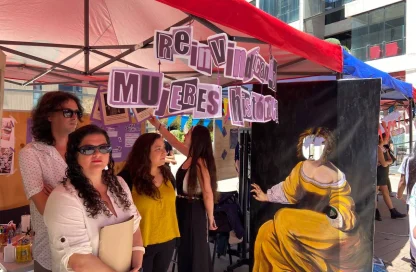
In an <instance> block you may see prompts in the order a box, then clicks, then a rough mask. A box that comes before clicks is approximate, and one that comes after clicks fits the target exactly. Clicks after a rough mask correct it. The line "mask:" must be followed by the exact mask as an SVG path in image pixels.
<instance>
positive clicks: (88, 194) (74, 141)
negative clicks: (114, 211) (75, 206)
mask: <svg viewBox="0 0 416 272" xmlns="http://www.w3.org/2000/svg"><path fill="white" fill-rule="evenodd" d="M91 134H100V135H104V137H105V139H106V141H107V144H110V138H109V137H108V135H107V132H106V131H105V130H103V129H101V128H99V127H97V126H96V125H87V126H84V127H81V128H79V129H77V130H75V131H74V132H72V133H71V134H69V137H68V145H67V149H66V150H67V152H66V154H65V159H66V163H67V164H68V168H67V169H66V178H65V179H64V181H63V184H64V185H66V183H67V182H68V180H69V181H70V182H71V184H72V185H73V186H74V187H75V189H76V190H77V191H78V196H79V197H80V198H81V199H83V200H84V206H85V207H86V208H87V213H88V216H89V217H92V218H96V217H97V215H99V214H101V213H104V214H105V215H106V216H107V217H110V216H111V213H110V210H109V209H108V208H107V206H106V205H105V204H104V203H103V202H102V201H101V196H100V193H99V192H98V191H97V190H96V189H95V188H94V186H93V185H92V183H91V182H90V180H89V179H88V178H87V177H86V176H85V175H84V173H83V172H82V167H81V166H80V165H79V164H78V156H79V153H78V148H79V147H80V144H81V142H82V140H83V139H84V138H85V137H86V136H88V135H91ZM102 179H103V183H104V184H105V185H107V186H108V189H109V191H110V192H111V194H112V195H113V197H114V199H116V200H118V201H119V203H118V205H119V204H121V206H122V207H123V208H124V210H128V209H129V207H130V205H131V203H130V201H129V199H128V197H127V193H126V192H125V191H124V190H123V187H121V185H120V183H119V182H118V180H117V177H116V176H115V175H114V160H113V158H112V156H111V153H110V160H109V163H108V170H103V172H102Z"/></svg>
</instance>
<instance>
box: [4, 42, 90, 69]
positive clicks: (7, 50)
mask: <svg viewBox="0 0 416 272" xmlns="http://www.w3.org/2000/svg"><path fill="white" fill-rule="evenodd" d="M0 50H3V51H5V52H9V53H12V54H15V55H18V56H21V57H24V58H28V59H31V60H35V61H38V62H41V63H45V64H49V65H51V66H54V65H56V67H59V68H62V69H65V70H68V71H72V72H74V73H76V74H78V75H79V74H82V73H83V72H81V71H79V70H77V69H74V68H71V67H68V66H65V65H62V64H58V63H56V62H53V61H49V60H46V59H42V58H38V57H35V56H32V55H29V54H26V53H23V52H20V51H17V50H13V49H10V48H7V47H4V46H0Z"/></svg>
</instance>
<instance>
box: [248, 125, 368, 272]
mask: <svg viewBox="0 0 416 272" xmlns="http://www.w3.org/2000/svg"><path fill="white" fill-rule="evenodd" d="M308 136H313V139H315V138H321V139H324V141H325V143H324V144H325V148H324V150H323V153H322V155H321V157H320V158H319V159H318V160H306V161H303V162H300V163H298V164H297V165H296V166H295V168H293V170H292V172H291V173H290V175H289V176H288V177H287V178H286V180H285V181H283V182H281V183H279V184H277V185H275V186H273V187H272V188H271V189H269V190H267V194H265V193H264V192H263V191H262V190H261V189H260V187H259V186H258V185H257V184H252V186H253V190H252V192H253V193H254V198H255V199H256V200H258V201H263V202H274V203H282V204H297V208H283V209H280V210H279V211H277V212H276V214H275V216H274V218H273V220H269V221H267V222H266V223H264V224H263V225H262V226H261V227H260V229H259V232H258V234H257V238H256V241H255V248H254V267H253V271H261V272H266V271H267V272H268V271H307V272H318V271H319V272H321V271H363V269H364V266H365V263H368V258H369V256H372V253H368V252H363V250H365V249H368V247H366V246H364V245H363V239H360V236H361V235H360V233H361V231H360V228H359V223H358V219H357V215H356V214H355V211H354V210H355V209H354V201H353V199H352V198H351V196H350V193H351V188H350V186H349V184H348V182H347V181H346V179H345V175H344V173H342V172H341V171H340V170H339V169H338V168H337V167H335V165H333V164H332V163H331V162H329V161H327V158H328V155H329V153H330V152H331V151H332V148H333V144H334V143H333V136H332V135H331V132H330V131H329V130H327V129H325V128H317V129H310V130H307V131H305V132H304V133H303V134H302V135H301V136H300V139H299V143H298V154H299V155H302V148H303V146H304V144H305V139H306V138H307V137H308ZM309 138H310V137H309ZM308 157H309V156H308Z"/></svg>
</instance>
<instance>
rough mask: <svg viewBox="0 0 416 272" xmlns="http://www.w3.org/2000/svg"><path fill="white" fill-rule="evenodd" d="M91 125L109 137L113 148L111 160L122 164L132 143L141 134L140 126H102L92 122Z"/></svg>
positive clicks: (99, 123)
mask: <svg viewBox="0 0 416 272" xmlns="http://www.w3.org/2000/svg"><path fill="white" fill-rule="evenodd" d="M92 123H93V124H95V125H97V126H99V127H101V128H103V129H105V130H106V131H107V133H108V136H109V137H110V142H111V146H112V147H113V153H112V155H113V159H114V161H115V162H122V161H125V160H126V159H127V156H128V154H129V153H130V150H131V148H132V147H133V144H134V142H135V141H136V139H137V138H139V136H140V134H141V129H140V124H120V125H113V126H104V125H103V124H102V123H101V122H99V121H96V120H94V121H92Z"/></svg>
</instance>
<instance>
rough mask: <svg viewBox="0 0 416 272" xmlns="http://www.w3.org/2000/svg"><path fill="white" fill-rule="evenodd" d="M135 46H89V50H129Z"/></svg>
mask: <svg viewBox="0 0 416 272" xmlns="http://www.w3.org/2000/svg"><path fill="white" fill-rule="evenodd" d="M135 46H136V45H135V44H126V45H95V46H90V49H98V50H100V49H130V48H134V47H135Z"/></svg>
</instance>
